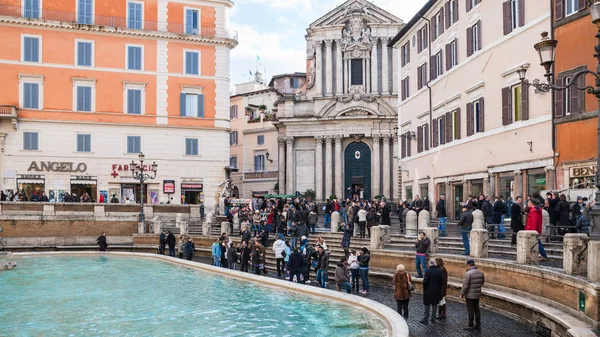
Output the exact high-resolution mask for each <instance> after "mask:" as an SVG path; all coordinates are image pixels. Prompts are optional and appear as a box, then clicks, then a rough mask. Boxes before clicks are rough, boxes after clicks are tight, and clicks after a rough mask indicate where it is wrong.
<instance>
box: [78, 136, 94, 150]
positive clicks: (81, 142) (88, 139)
mask: <svg viewBox="0 0 600 337" xmlns="http://www.w3.org/2000/svg"><path fill="white" fill-rule="evenodd" d="M77 152H92V135H89V134H78V135H77Z"/></svg>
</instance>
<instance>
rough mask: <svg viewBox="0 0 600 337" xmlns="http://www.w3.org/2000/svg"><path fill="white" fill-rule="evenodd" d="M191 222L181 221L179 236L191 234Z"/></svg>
mask: <svg viewBox="0 0 600 337" xmlns="http://www.w3.org/2000/svg"><path fill="white" fill-rule="evenodd" d="M189 228H190V226H189V222H188V221H186V220H183V221H181V223H180V224H179V234H181V235H188V232H189Z"/></svg>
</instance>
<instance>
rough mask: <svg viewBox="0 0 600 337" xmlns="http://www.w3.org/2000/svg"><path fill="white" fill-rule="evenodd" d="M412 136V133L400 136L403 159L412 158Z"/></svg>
mask: <svg viewBox="0 0 600 337" xmlns="http://www.w3.org/2000/svg"><path fill="white" fill-rule="evenodd" d="M410 142H411V135H410V132H406V133H404V134H402V135H401V136H400V146H401V148H400V150H401V152H400V154H401V157H402V158H406V157H410V155H411V153H410V151H411V149H410Z"/></svg>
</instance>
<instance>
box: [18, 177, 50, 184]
mask: <svg viewBox="0 0 600 337" xmlns="http://www.w3.org/2000/svg"><path fill="white" fill-rule="evenodd" d="M45 182H46V180H44V179H29V178H23V179H22V178H17V184H44V183H45Z"/></svg>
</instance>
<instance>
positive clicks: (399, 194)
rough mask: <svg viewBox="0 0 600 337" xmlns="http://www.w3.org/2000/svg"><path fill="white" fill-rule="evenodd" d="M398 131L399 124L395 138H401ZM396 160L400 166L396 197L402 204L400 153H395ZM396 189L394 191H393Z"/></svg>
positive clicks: (396, 127) (395, 129)
mask: <svg viewBox="0 0 600 337" xmlns="http://www.w3.org/2000/svg"><path fill="white" fill-rule="evenodd" d="M398 130H400V128H398V124H396V125H394V136H395V137H400V136H399V135H398ZM394 158H396V166H398V173H397V174H398V177H397V178H398V186H396V188H397V189H398V195H396V196H395V197H396V198H397V199H398V202H400V200H402V170H401V167H400V159H401V158H400V156H399V155H398V152H396V153H394ZM392 181H394V179H392ZM393 190H394V189H392V191H393Z"/></svg>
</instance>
